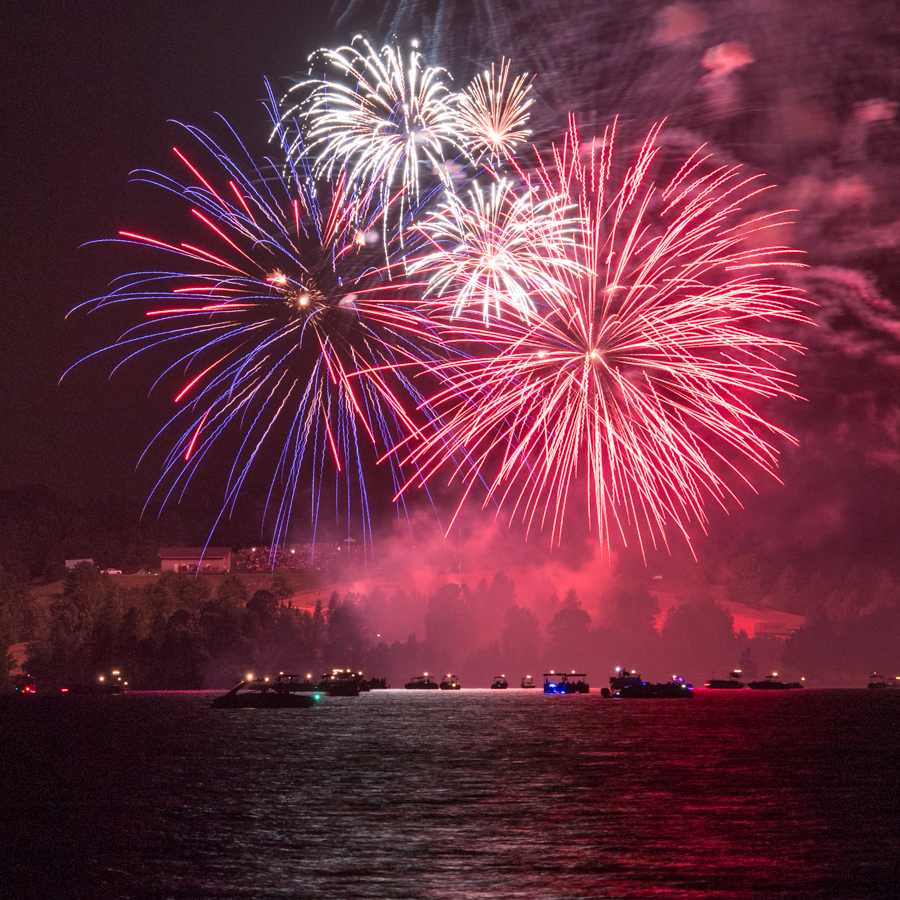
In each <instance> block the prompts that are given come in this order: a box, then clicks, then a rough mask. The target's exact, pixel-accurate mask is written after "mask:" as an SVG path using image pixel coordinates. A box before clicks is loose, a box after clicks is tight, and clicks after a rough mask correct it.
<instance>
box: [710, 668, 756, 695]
mask: <svg viewBox="0 0 900 900" xmlns="http://www.w3.org/2000/svg"><path fill="white" fill-rule="evenodd" d="M703 687H708V688H711V689H712V690H714V691H740V690H742V689H743V688H744V687H746V685H745V684H744V682H743V681H741V670H740V669H735V670H734V671H733V672H732V673H731V674H730V675H729V676H728V677H727V678H710V679H709V681H707V682H706V684H704V685H703Z"/></svg>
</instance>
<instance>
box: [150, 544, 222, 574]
mask: <svg viewBox="0 0 900 900" xmlns="http://www.w3.org/2000/svg"><path fill="white" fill-rule="evenodd" d="M159 562H160V570H161V571H162V572H199V573H201V574H202V573H205V572H230V571H231V548H230V547H160V550H159Z"/></svg>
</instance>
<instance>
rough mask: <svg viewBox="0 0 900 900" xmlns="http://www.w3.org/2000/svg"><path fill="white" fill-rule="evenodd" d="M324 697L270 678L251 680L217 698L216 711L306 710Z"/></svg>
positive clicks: (237, 685) (214, 704) (213, 705)
mask: <svg viewBox="0 0 900 900" xmlns="http://www.w3.org/2000/svg"><path fill="white" fill-rule="evenodd" d="M321 697H322V695H321V694H319V693H307V692H302V691H300V690H299V689H296V687H295V686H294V685H291V684H288V683H285V682H281V683H279V682H278V681H269V679H268V678H264V679H259V678H256V679H254V678H249V679H247V680H245V681H242V682H240V684H236V685H235V686H234V687H233V688H232V689H231V690H230V691H229V692H228V693H227V694H223V695H222V696H221V697H216V699H215V700H213V702H212V703H211V704H210V706H212V707H213V708H214V709H305V708H308V707H310V706H315V704H316V703H318V702H319V700H320V699H321Z"/></svg>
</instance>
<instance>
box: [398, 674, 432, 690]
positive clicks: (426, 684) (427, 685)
mask: <svg viewBox="0 0 900 900" xmlns="http://www.w3.org/2000/svg"><path fill="white" fill-rule="evenodd" d="M406 689H407V690H408V691H436V690H439V689H440V685H439V684H438V683H437V682H436V681H435V680H434V679H433V678H432V677H431V676H430V675H429V674H428V673H427V672H426V673H425V674H424V675H415V676H413V678H411V679H410V680H409V681H407V682H406Z"/></svg>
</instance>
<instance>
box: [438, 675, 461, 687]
mask: <svg viewBox="0 0 900 900" xmlns="http://www.w3.org/2000/svg"><path fill="white" fill-rule="evenodd" d="M440 687H441V690H442V691H458V690H460V689H461V687H462V685H461V684H460V683H459V679H458V678H457V677H456V676H455V675H448V676H447V677H446V678H444V679H442V680H441V685H440Z"/></svg>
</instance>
